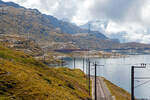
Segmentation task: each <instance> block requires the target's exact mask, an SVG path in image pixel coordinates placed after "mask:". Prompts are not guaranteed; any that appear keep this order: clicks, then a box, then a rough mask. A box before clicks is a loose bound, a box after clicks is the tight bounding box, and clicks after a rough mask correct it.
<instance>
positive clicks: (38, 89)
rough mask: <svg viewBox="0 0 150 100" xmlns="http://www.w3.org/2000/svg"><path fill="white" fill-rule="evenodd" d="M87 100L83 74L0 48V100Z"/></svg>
mask: <svg viewBox="0 0 150 100" xmlns="http://www.w3.org/2000/svg"><path fill="white" fill-rule="evenodd" d="M10 98H11V99H12V100H90V97H89V96H88V86H87V82H86V79H85V75H84V73H82V72H81V71H80V70H72V69H68V68H48V67H47V66H45V65H44V64H42V63H40V62H38V61H36V60H34V59H33V58H32V57H30V56H28V55H26V54H24V53H22V52H17V51H15V50H10V49H8V48H4V47H3V46H0V100H10Z"/></svg>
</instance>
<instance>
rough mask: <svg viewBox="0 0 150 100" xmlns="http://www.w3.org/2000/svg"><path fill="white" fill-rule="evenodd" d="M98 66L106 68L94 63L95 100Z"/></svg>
mask: <svg viewBox="0 0 150 100" xmlns="http://www.w3.org/2000/svg"><path fill="white" fill-rule="evenodd" d="M98 66H104V65H98V64H97V63H96V62H95V63H94V67H95V100H97V84H96V83H97V67H98Z"/></svg>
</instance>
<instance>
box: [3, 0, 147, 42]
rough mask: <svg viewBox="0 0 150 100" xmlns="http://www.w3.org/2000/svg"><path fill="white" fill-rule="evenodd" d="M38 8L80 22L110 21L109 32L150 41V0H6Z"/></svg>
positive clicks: (107, 32) (136, 39)
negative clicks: (123, 33) (121, 33)
mask: <svg viewBox="0 0 150 100" xmlns="http://www.w3.org/2000/svg"><path fill="white" fill-rule="evenodd" d="M3 1H13V2H16V3H19V4H20V5H22V6H25V7H28V8H37V9H38V10H40V11H41V12H43V13H46V14H49V15H53V16H55V17H57V18H59V19H62V18H67V19H69V20H70V21H71V22H74V23H76V24H77V25H81V24H84V23H86V22H88V21H91V20H97V19H105V20H108V21H109V24H108V27H107V29H105V34H106V35H108V36H109V34H117V33H118V32H126V35H125V36H124V37H125V38H127V40H128V41H139V42H142V43H150V20H149V19H150V0H3Z"/></svg>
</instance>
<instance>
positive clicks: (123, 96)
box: [104, 80, 131, 100]
mask: <svg viewBox="0 0 150 100" xmlns="http://www.w3.org/2000/svg"><path fill="white" fill-rule="evenodd" d="M104 81H105V83H106V85H107V86H108V88H109V90H110V92H111V94H112V95H113V96H115V98H116V100H131V99H130V94H129V93H128V92H127V91H126V90H124V89H122V88H120V87H118V86H116V85H115V84H113V83H111V82H110V81H108V80H104Z"/></svg>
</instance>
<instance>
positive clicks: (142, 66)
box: [131, 64, 146, 100]
mask: <svg viewBox="0 0 150 100" xmlns="http://www.w3.org/2000/svg"><path fill="white" fill-rule="evenodd" d="M135 68H146V64H141V66H132V67H131V100H135V95H134V88H135V87H134V80H135V77H134V69H135Z"/></svg>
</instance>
